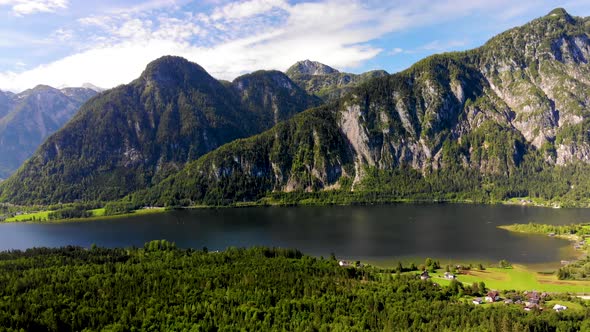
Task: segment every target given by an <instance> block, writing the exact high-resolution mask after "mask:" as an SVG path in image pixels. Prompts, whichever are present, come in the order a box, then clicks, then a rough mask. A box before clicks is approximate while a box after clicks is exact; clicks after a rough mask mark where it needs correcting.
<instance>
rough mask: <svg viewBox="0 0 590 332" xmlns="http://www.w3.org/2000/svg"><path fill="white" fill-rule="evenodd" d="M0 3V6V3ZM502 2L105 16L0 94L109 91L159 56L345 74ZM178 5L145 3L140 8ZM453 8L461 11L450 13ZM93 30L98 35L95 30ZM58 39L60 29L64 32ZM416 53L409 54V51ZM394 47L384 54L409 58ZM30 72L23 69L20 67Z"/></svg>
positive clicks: (215, 71) (226, 8) (276, 3)
mask: <svg viewBox="0 0 590 332" xmlns="http://www.w3.org/2000/svg"><path fill="white" fill-rule="evenodd" d="M3 1H4V3H5V2H6V1H7V0H0V4H2V3H3ZM510 1H511V0H496V1H493V2H490V1H487V0H446V1H438V2H435V3H432V2H430V1H427V0H416V1H412V2H410V3H406V4H402V3H400V2H391V1H378V0H349V1H346V2H344V1H336V0H320V1H314V2H305V3H297V4H289V3H288V2H286V1H285V0H249V1H243V2H237V3H230V4H228V5H220V6H219V7H217V8H215V9H213V10H211V11H210V13H209V14H207V13H184V12H181V13H176V14H177V15H176V16H169V14H170V13H167V12H165V13H162V12H160V13H159V16H155V15H143V14H141V13H139V14H129V13H128V12H126V13H123V14H112V15H109V16H101V15H104V13H103V14H100V13H99V14H97V15H96V16H91V17H86V18H83V19H79V20H78V23H79V24H80V25H81V26H83V27H85V28H88V29H90V30H91V31H92V32H91V36H89V37H88V36H87V39H88V44H87V45H88V46H86V47H80V48H79V49H80V50H81V51H79V52H78V53H77V54H73V55H71V56H68V57H65V58H63V59H61V60H58V61H55V62H52V63H48V64H45V65H42V66H38V67H36V68H33V69H29V70H27V71H23V72H5V73H0V89H8V90H12V91H19V90H22V89H26V88H29V87H31V86H34V85H37V84H40V83H43V84H49V85H53V86H61V85H68V86H75V85H80V84H82V83H84V82H92V83H93V84H96V85H98V86H103V87H113V86H115V85H118V84H123V83H127V82H130V81H131V80H133V79H134V78H136V77H138V76H139V74H140V73H141V71H142V70H143V69H144V68H145V66H146V65H147V63H149V62H150V61H152V60H154V59H156V58H158V57H160V56H162V55H167V54H173V55H179V56H183V57H186V58H187V59H189V60H191V61H194V62H196V63H199V64H200V65H202V66H203V67H204V68H205V69H207V70H208V71H209V72H210V73H211V74H212V75H213V76H215V77H217V78H221V79H233V78H235V77H236V76H238V75H241V74H244V73H246V72H251V71H253V70H257V69H278V70H285V69H287V68H288V66H290V65H291V64H293V63H295V62H296V61H298V60H302V59H313V60H317V61H320V62H324V63H327V64H329V65H331V66H334V67H336V68H339V69H346V68H349V69H350V68H353V67H355V66H358V65H361V64H362V63H363V62H365V61H366V60H369V59H371V58H374V57H375V56H377V55H378V54H380V53H381V52H383V50H382V49H381V48H379V47H376V46H372V41H373V40H375V39H376V38H380V37H382V36H384V35H386V34H390V33H395V32H397V31H403V30H407V29H409V28H412V27H422V26H427V25H433V24H437V23H441V22H445V21H449V20H453V19H457V18H459V17H462V16H467V15H471V14H472V13H473V12H474V11H480V12H488V11H494V12H501V11H502V10H505V8H506V6H507V4H509V3H510ZM176 2H177V1H171V0H170V1H166V0H153V1H150V2H149V3H146V4H148V5H149V6H147V7H146V8H148V9H146V10H152V9H151V8H155V7H156V6H170V5H172V4H176ZM457 8H461V10H457ZM97 29H98V30H97ZM64 32H66V33H65V35H66V36H67V31H65V30H64ZM465 45H466V42H465V41H461V40H459V41H457V40H455V41H451V42H444V41H435V42H432V43H430V44H428V45H425V46H423V47H422V48H420V50H421V51H425V50H431V51H432V50H434V51H438V50H447V49H452V48H456V47H463V46H465ZM414 51H415V50H414ZM411 52H413V51H412V50H407V49H401V48H394V49H392V50H390V51H388V54H390V55H395V54H400V53H404V54H406V53H411ZM29 68H30V67H29Z"/></svg>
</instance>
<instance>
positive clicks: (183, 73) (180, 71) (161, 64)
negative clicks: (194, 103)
mask: <svg viewBox="0 0 590 332" xmlns="http://www.w3.org/2000/svg"><path fill="white" fill-rule="evenodd" d="M141 77H142V78H143V79H144V80H146V81H147V82H148V83H154V82H155V83H158V84H163V85H167V84H171V83H172V84H174V83H178V82H189V81H195V80H215V79H214V78H213V77H211V76H210V75H209V74H208V73H207V71H206V70H205V69H203V67H201V66H199V65H198V64H196V63H194V62H190V61H188V60H187V59H185V58H183V57H179V56H172V55H166V56H163V57H161V58H158V59H156V60H154V61H152V62H150V63H149V64H148V65H147V67H146V68H145V70H144V71H143V73H142V74H141Z"/></svg>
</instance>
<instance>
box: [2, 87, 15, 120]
mask: <svg viewBox="0 0 590 332" xmlns="http://www.w3.org/2000/svg"><path fill="white" fill-rule="evenodd" d="M13 105H14V94H13V93H11V92H4V91H0V118H2V117H4V116H5V115H6V114H8V113H9V112H10V110H11V109H12V106H13Z"/></svg>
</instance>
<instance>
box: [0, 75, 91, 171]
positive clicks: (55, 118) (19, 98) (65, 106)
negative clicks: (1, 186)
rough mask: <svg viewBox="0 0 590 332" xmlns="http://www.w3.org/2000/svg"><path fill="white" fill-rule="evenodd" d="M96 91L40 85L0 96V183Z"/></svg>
mask: <svg viewBox="0 0 590 332" xmlns="http://www.w3.org/2000/svg"><path fill="white" fill-rule="evenodd" d="M94 95H96V91H94V90H90V89H84V88H72V89H64V90H61V91H60V90H57V89H54V88H52V87H49V86H45V85H39V86H37V87H35V88H34V89H29V90H26V91H23V92H22V93H19V94H12V93H5V92H0V179H1V178H6V177H8V176H9V175H10V174H12V173H13V172H14V171H15V170H16V169H17V168H18V167H19V166H20V165H21V164H22V163H23V162H24V161H25V160H26V159H27V158H29V157H30V156H31V155H32V154H33V152H35V150H36V149H37V147H39V145H40V144H41V143H42V142H43V141H44V140H45V138H47V137H48V136H49V135H51V134H52V133H54V132H55V131H57V130H58V129H59V128H61V127H62V126H63V125H64V124H65V123H66V122H67V121H68V120H69V119H70V118H71V117H72V116H73V115H74V114H75V113H76V111H77V110H78V108H79V107H80V105H82V104H83V103H84V102H85V101H86V100H88V99H90V98H91V97H92V96H94Z"/></svg>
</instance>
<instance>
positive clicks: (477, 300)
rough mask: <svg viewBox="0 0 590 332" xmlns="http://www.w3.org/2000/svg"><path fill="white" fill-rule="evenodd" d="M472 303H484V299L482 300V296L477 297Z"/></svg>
mask: <svg viewBox="0 0 590 332" xmlns="http://www.w3.org/2000/svg"><path fill="white" fill-rule="evenodd" d="M471 303H473V304H478V305H479V304H482V303H483V301H482V300H481V298H480V297H476V298H474V299H473V301H471Z"/></svg>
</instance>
